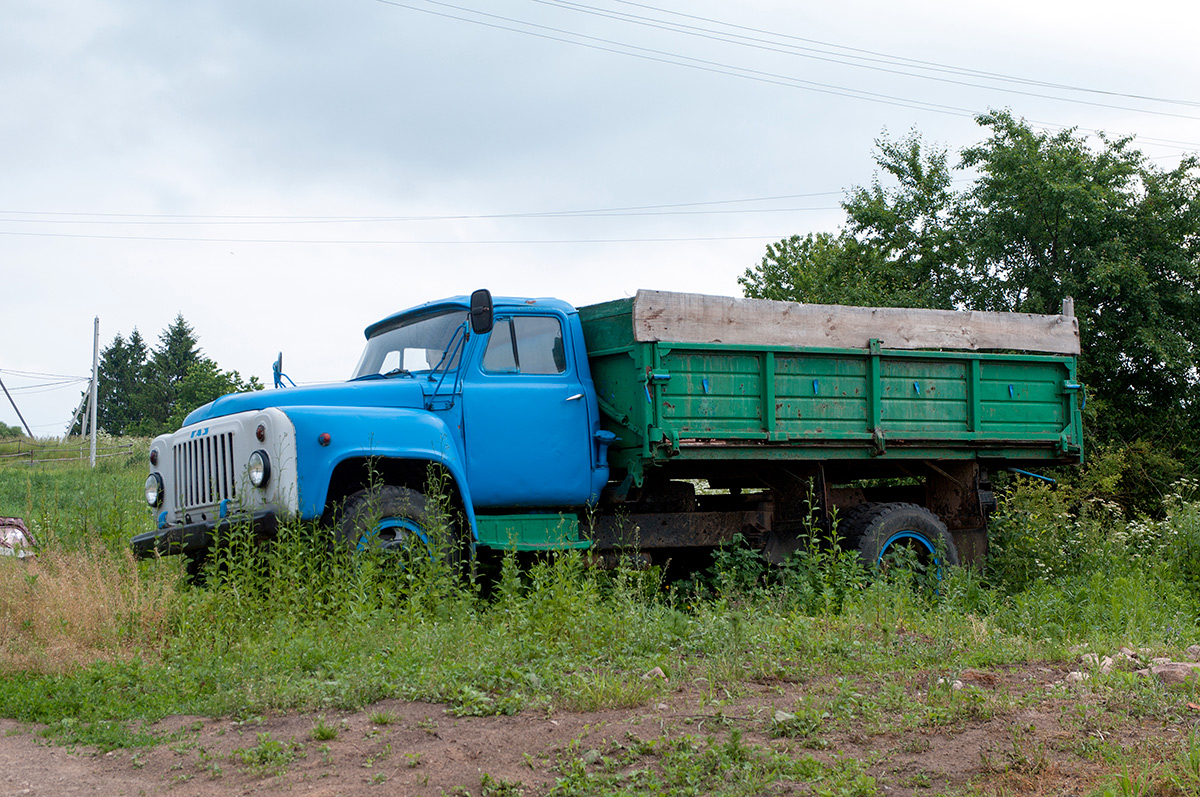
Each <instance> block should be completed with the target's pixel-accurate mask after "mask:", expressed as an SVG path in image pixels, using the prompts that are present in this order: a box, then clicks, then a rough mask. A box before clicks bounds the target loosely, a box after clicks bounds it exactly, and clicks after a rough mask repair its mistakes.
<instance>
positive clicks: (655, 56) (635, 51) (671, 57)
mask: <svg viewBox="0 0 1200 797" xmlns="http://www.w3.org/2000/svg"><path fill="white" fill-rule="evenodd" d="M375 1H376V2H377V3H382V4H384V5H390V6H396V7H398V8H406V9H409V10H410V11H419V12H421V13H424V14H431V15H433V16H437V17H444V18H447V19H454V20H458V21H460V22H470V23H472V24H475V25H482V26H483V27H487V28H496V29H498V30H507V31H511V32H513V33H521V34H524V35H527V36H535V37H537V38H540V39H548V40H550V41H557V42H562V43H564V44H572V45H575V46H578V47H586V48H588V49H592V50H600V51H602V52H610V53H616V54H618V55H627V56H630V57H633V58H641V59H643V60H647V61H656V62H659V63H666V64H674V65H675V66H686V67H689V68H691V69H698V70H700V71H702V72H712V73H715V74H722V75H729V76H732V77H740V78H744V79H746V80H754V81H757V82H760V83H769V84H774V85H779V86H787V87H789V88H799V89H805V90H808V91H815V92H818V93H821V94H832V95H834V96H839V97H849V98H851V99H862V100H867V101H869V102H877V103H881V104H884V105H895V106H897V107H901V108H909V109H912V110H925V111H931V112H933V113H942V114H947V115H950V116H961V117H968V118H970V117H973V116H974V115H975V112H974V111H971V110H970V109H967V108H958V107H955V106H951V105H940V104H938V103H929V102H924V101H922V100H911V99H904V98H902V97H895V96H892V95H889V94H881V93H878V92H872V91H863V90H861V89H852V88H848V87H845V86H837V85H834V84H829V83H818V82H816V81H811V80H803V79H800V78H793V77H789V76H787V75H779V74H775V73H772V72H763V71H761V70H756V69H748V68H745V67H738V66H732V65H729V64H722V63H718V62H716V61H709V60H706V59H703V58H692V57H690V56H685V55H678V54H675V53H669V52H665V51H663V50H655V49H653V48H649V47H639V46H637V45H632V44H624V43H622V42H617V41H612V40H609V39H602V38H599V37H596V36H588V35H586V34H582V33H575V32H573V31H568V30H562V29H559V28H552V27H549V26H547V25H539V24H536V23H533V22H525V21H523V20H518V19H512V18H511V17H504V16H500V15H498V14H489V13H486V12H483V11H476V10H474V9H470V8H463V7H461V6H455V5H451V4H450V3H442V2H438V0H424V2H428V3H432V4H433V5H438V6H443V7H445V8H452V9H455V10H457V11H463V12H466V13H469V14H476V15H479V16H482V17H487V18H490V19H497V20H501V21H504V22H511V23H513V24H516V25H525V26H527V27H530V28H536V29H539V30H546V31H551V32H552V33H558V34H562V35H563V36H572V37H575V38H574V39H564V38H562V37H561V36H555V35H551V34H550V33H538V32H537V31H536V30H525V29H522V28H513V27H509V26H508V25H501V24H497V23H493V22H485V21H483V20H479V19H472V18H470V17H461V16H456V15H454V14H449V13H445V12H441V11H434V10H432V9H429V8H421V7H419V6H413V5H409V4H407V3H401V2H398V0H375ZM576 39H585V40H590V41H594V42H598V43H597V44H589V43H588V42H587V41H576ZM606 45H607V46H606ZM615 48H623V49H615Z"/></svg>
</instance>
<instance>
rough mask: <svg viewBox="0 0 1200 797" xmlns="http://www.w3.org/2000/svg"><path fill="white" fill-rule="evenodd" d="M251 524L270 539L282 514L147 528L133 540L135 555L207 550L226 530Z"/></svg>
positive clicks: (252, 527)
mask: <svg viewBox="0 0 1200 797" xmlns="http://www.w3.org/2000/svg"><path fill="white" fill-rule="evenodd" d="M246 524H249V526H250V528H251V529H253V530H254V534H255V536H256V537H259V538H263V539H269V538H271V537H274V536H275V532H276V531H278V530H279V517H278V516H277V515H276V514H275V513H274V512H257V513H255V514H253V515H242V516H239V517H228V518H223V519H221V520H218V521H217V522H215V523H212V522H205V523H189V524H187V525H184V526H168V527H167V528H162V529H156V530H154V531H147V532H145V533H144V534H139V535H137V536H136V537H134V538H133V539H132V540H130V543H129V544H130V546H132V548H133V555H134V556H136V557H138V558H139V559H145V558H149V557H151V556H171V555H173V554H181V553H192V552H196V551H204V550H207V549H208V547H209V546H210V545H212V544H213V541H214V540H215V539H216V538H217V537H218V536H220V535H222V534H224V533H225V532H228V531H230V530H231V529H234V528H239V527H243V526H245V525H246Z"/></svg>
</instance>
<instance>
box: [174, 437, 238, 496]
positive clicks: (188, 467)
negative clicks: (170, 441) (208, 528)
mask: <svg viewBox="0 0 1200 797" xmlns="http://www.w3.org/2000/svg"><path fill="white" fill-rule="evenodd" d="M174 453H175V495H177V496H179V499H178V501H179V506H180V507H181V508H183V509H190V508H192V507H195V506H211V505H212V504H216V503H219V502H220V501H223V500H225V499H226V498H234V497H235V496H236V495H237V484H236V479H235V478H234V474H235V473H236V472H237V471H235V470H234V460H233V432H225V433H223V434H215V435H212V436H211V437H201V438H198V439H196V440H187V441H184V442H183V443H180V444H178V445H176V446H175V449H174Z"/></svg>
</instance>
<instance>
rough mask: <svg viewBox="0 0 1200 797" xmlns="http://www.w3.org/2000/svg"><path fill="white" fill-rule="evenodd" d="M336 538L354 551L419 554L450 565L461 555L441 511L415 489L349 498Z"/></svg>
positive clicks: (384, 490) (371, 492)
mask: <svg viewBox="0 0 1200 797" xmlns="http://www.w3.org/2000/svg"><path fill="white" fill-rule="evenodd" d="M337 536H338V538H339V539H340V540H341V541H342V542H343V543H344V544H345V545H346V546H347V547H349V548H350V549H351V550H354V551H367V550H381V551H395V552H400V553H406V552H407V553H417V554H419V555H425V556H429V557H431V558H434V559H441V560H442V561H445V562H447V563H450V564H457V563H458V561H459V559H460V555H461V551H460V545H459V541H458V539H457V536H458V535H457V534H456V533H455V530H454V528H453V526H452V525H451V523H450V518H449V517H447V516H446V515H445V513H444V512H442V511H441V508H440V507H439V506H437V505H436V503H435V502H432V501H430V500H429V499H427V498H426V497H425V496H424V495H422V494H421V493H419V492H417V491H416V490H411V489H409V488H407V487H397V486H394V485H383V486H381V487H372V488H369V489H366V490H359V491H358V492H356V493H354V494H353V495H351V496H350V497H349V498H347V499H346V504H345V506H344V507H343V509H342V512H341V516H340V519H339V520H338V523H337Z"/></svg>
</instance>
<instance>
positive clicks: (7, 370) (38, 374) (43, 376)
mask: <svg viewBox="0 0 1200 797" xmlns="http://www.w3.org/2000/svg"><path fill="white" fill-rule="evenodd" d="M0 374H11V375H12V376H17V377H27V378H31V379H71V380H75V381H83V382H86V381H87V380H89V379H91V377H90V376H75V375H74V374H44V373H42V372H40V371H17V370H15V369H12V368H0Z"/></svg>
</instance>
